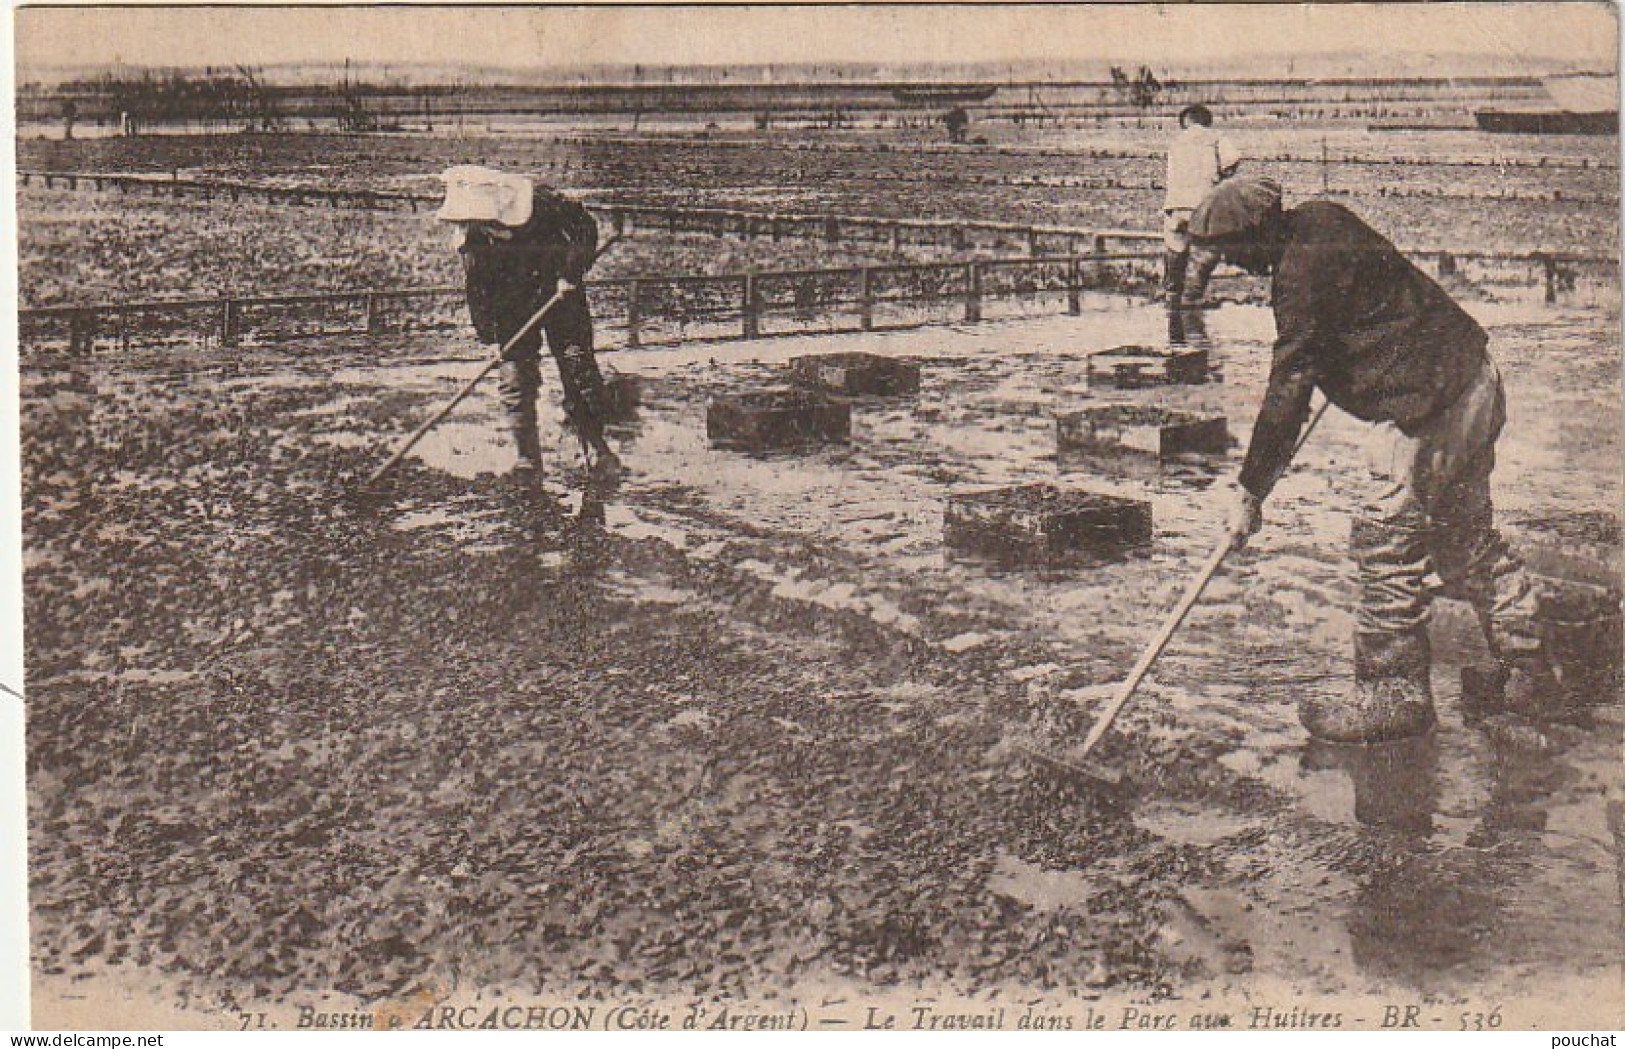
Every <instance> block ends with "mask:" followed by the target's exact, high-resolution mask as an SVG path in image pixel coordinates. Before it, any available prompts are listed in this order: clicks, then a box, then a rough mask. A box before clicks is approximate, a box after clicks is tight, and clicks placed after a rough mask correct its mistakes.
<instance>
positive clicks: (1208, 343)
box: [1168, 309, 1213, 350]
mask: <svg viewBox="0 0 1625 1049" xmlns="http://www.w3.org/2000/svg"><path fill="white" fill-rule="evenodd" d="M1168 345H1170V346H1189V347H1192V348H1193V349H1198V350H1206V349H1211V348H1212V345H1213V342H1212V340H1211V339H1209V338H1208V333H1207V317H1206V315H1205V314H1204V313H1203V312H1202V311H1201V310H1184V309H1171V310H1169V311H1168Z"/></svg>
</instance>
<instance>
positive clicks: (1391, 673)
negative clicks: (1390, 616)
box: [1298, 627, 1434, 743]
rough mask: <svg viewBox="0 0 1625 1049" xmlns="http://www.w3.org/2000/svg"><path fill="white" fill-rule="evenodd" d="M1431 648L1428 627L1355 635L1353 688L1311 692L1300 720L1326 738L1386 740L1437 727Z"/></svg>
mask: <svg viewBox="0 0 1625 1049" xmlns="http://www.w3.org/2000/svg"><path fill="white" fill-rule="evenodd" d="M1432 663H1433V659H1432V652H1431V649H1430V647H1429V644H1428V635H1427V630H1426V628H1425V627H1423V628H1417V629H1415V630H1411V631H1406V632H1404V633H1397V634H1387V633H1382V634H1379V633H1366V632H1363V631H1362V632H1359V633H1356V634H1355V635H1354V688H1353V689H1352V690H1351V691H1350V692H1349V693H1348V694H1347V695H1345V696H1342V697H1335V696H1325V695H1319V694H1315V693H1310V694H1307V695H1305V696H1304V698H1303V700H1302V701H1301V702H1300V703H1299V704H1298V720H1299V721H1301V722H1302V723H1303V727H1304V728H1306V729H1308V730H1309V734H1310V735H1311V736H1314V737H1315V738H1316V739H1319V740H1323V741H1325V742H1327V743H1387V742H1392V741H1394V740H1401V739H1410V738H1412V737H1413V736H1420V735H1422V734H1423V733H1425V732H1427V730H1428V729H1430V728H1432V727H1433V723H1434V715H1433V688H1432V684H1431V682H1430V681H1429V678H1428V674H1429V670H1430V668H1431V666H1432Z"/></svg>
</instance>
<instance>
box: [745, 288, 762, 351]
mask: <svg viewBox="0 0 1625 1049" xmlns="http://www.w3.org/2000/svg"><path fill="white" fill-rule="evenodd" d="M742 283H743V285H744V287H743V288H742V290H741V300H740V320H741V322H742V325H741V328H742V331H743V332H744V336H745V338H747V339H754V338H756V337H757V336H759V335H760V334H761V333H762V317H761V303H760V302H759V301H758V300H757V297H756V276H755V274H751V273H747V274H745V278H744V281H743V282H742Z"/></svg>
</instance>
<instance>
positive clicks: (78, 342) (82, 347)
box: [68, 312, 96, 357]
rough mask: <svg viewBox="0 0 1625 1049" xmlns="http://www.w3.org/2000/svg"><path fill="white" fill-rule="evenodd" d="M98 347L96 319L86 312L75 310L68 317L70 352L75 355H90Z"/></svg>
mask: <svg viewBox="0 0 1625 1049" xmlns="http://www.w3.org/2000/svg"><path fill="white" fill-rule="evenodd" d="M95 349H96V321H95V318H94V317H93V316H92V315H91V314H89V313H85V312H75V313H73V314H72V315H70V316H69V318H68V352H69V353H71V354H73V355H74V356H76V357H78V356H85V357H88V356H90V355H91V354H92V353H93V352H95Z"/></svg>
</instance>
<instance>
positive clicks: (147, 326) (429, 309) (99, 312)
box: [18, 240, 1619, 355]
mask: <svg viewBox="0 0 1625 1049" xmlns="http://www.w3.org/2000/svg"><path fill="white" fill-rule="evenodd" d="M1096 248H1097V250H1094V251H1091V252H1089V253H1080V254H1062V255H1036V256H1030V257H1029V256H1008V257H1002V258H991V259H975V260H970V261H944V262H926V263H886V264H879V265H868V266H856V267H842V268H833V269H803V270H785V271H773V272H758V273H731V274H720V275H704V274H677V275H648V276H634V277H616V278H609V279H605V280H595V281H593V282H592V293H593V308H594V312H595V313H596V314H597V315H598V318H599V326H600V328H602V329H606V330H608V331H611V332H618V333H619V334H620V344H621V345H623V346H625V347H628V348H633V347H639V346H649V345H669V344H674V343H679V342H682V341H685V340H688V339H696V338H699V339H725V338H747V339H749V338H757V337H760V336H763V335H768V334H779V333H784V332H787V331H836V330H851V331H867V330H872V329H874V328H877V327H880V326H883V325H888V324H898V323H915V324H917V323H923V322H929V321H931V320H939V321H940V320H944V319H952V320H954V321H963V322H966V323H974V322H977V321H980V320H983V319H984V318H985V317H988V316H989V315H990V312H992V311H991V307H993V306H994V305H996V304H1001V303H1008V302H1011V301H1014V300H1032V301H1036V300H1041V299H1044V298H1051V299H1056V300H1061V301H1064V302H1065V309H1066V311H1067V312H1068V313H1072V314H1076V313H1079V312H1080V310H1081V298H1082V295H1083V293H1084V292H1085V291H1091V290H1110V291H1126V292H1130V293H1143V292H1146V291H1149V290H1150V289H1151V288H1153V287H1155V284H1156V281H1157V277H1158V269H1159V267H1158V266H1157V264H1156V260H1158V259H1159V258H1160V252H1146V251H1140V252H1109V251H1107V250H1106V248H1105V241H1104V240H1099V241H1097V244H1096ZM1413 258H1418V261H1419V262H1422V263H1424V264H1426V265H1428V266H1430V267H1431V268H1433V269H1434V270H1435V271H1436V272H1437V273H1438V274H1439V275H1440V277H1441V278H1461V279H1468V280H1472V279H1477V280H1480V281H1485V282H1493V281H1500V282H1502V283H1509V284H1513V285H1517V286H1521V287H1526V288H1531V289H1535V290H1536V293H1537V294H1541V295H1543V297H1544V299H1545V301H1546V302H1549V303H1550V302H1557V301H1559V299H1560V298H1562V297H1563V296H1566V295H1568V294H1569V293H1571V292H1573V291H1574V290H1575V288H1576V287H1577V285H1578V284H1579V283H1580V280H1581V278H1582V276H1585V277H1587V278H1588V279H1590V280H1593V281H1597V282H1601V283H1603V284H1606V285H1607V286H1608V287H1610V288H1612V287H1613V286H1614V285H1617V282H1618V274H1619V264H1618V261H1617V260H1615V259H1612V258H1602V257H1596V256H1581V255H1571V254H1554V253H1537V254H1530V255H1497V254H1493V253H1483V252H1447V251H1441V252H1433V253H1430V254H1429V255H1428V256H1427V257H1425V258H1421V257H1418V256H1416V255H1413ZM1508 270H1511V271H1512V279H1511V280H1510V281H1508V280H1507V279H1506V277H1507V271H1508ZM944 305H948V306H951V307H955V309H954V310H953V311H952V314H951V315H950V317H948V318H944V317H943V316H942V315H941V310H942V307H943V306H944ZM832 314H837V315H839V318H844V319H841V320H836V321H832V317H831V315H832ZM922 314H923V315H922ZM466 324H467V317H466V308H465V305H464V301H463V289H462V288H461V287H456V286H444V287H426V288H396V289H366V290H355V291H341V292H323V293H314V294H299V295H278V296H247V297H232V296H223V297H220V298H195V299H184V300H168V301H151V302H134V303H115V304H102V305H83V306H81V305H72V306H48V307H39V308H32V309H24V310H21V311H19V313H18V329H19V344H20V346H21V348H22V349H23V351H24V352H25V353H36V352H51V351H52V350H53V348H57V349H62V350H65V351H66V352H68V353H70V354H79V355H83V354H90V353H92V352H94V351H95V350H97V349H98V348H99V347H100V346H103V345H106V346H109V347H114V346H116V347H118V348H119V349H123V350H127V349H129V348H131V347H133V346H139V345H172V344H198V343H202V344H205V345H213V346H218V347H222V348H233V347H238V346H241V345H244V344H245V343H260V344H265V343H273V342H277V341H285V340H293V339H301V338H311V337H318V336H328V335H362V334H365V335H372V336H380V335H387V334H395V333H406V332H412V331H424V330H440V329H446V328H455V327H462V326H466ZM832 324H833V326H832ZM842 324H845V325H846V326H845V327H842V326H841V325H842Z"/></svg>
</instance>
